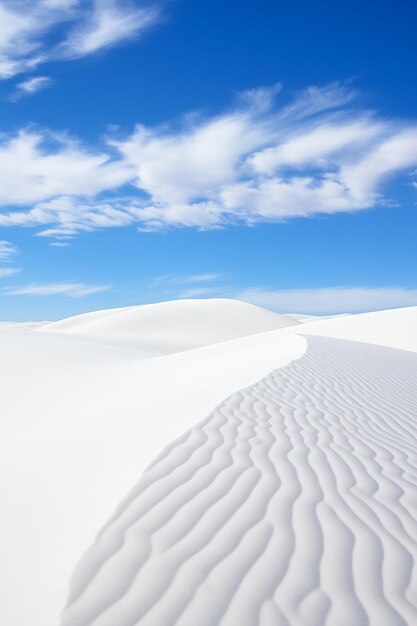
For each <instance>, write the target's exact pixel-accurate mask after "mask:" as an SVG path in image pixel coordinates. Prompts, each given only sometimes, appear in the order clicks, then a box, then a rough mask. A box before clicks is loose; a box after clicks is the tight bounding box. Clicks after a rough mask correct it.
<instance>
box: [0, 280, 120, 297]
mask: <svg viewBox="0 0 417 626" xmlns="http://www.w3.org/2000/svg"><path fill="white" fill-rule="evenodd" d="M110 288H111V286H110V285H88V284H85V283H46V284H33V285H25V286H24V287H15V288H13V289H8V290H7V291H3V293H4V294H6V295H10V296H55V295H65V296H69V297H70V298H81V297H83V296H88V295H90V294H93V293H99V292H102V291H107V290H108V289H110Z"/></svg>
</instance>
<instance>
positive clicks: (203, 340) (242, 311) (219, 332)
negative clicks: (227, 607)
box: [41, 299, 299, 354]
mask: <svg viewBox="0 0 417 626" xmlns="http://www.w3.org/2000/svg"><path fill="white" fill-rule="evenodd" d="M298 323H299V322H298V321H297V320H296V319H293V318H291V317H290V316H286V315H279V314H277V313H273V312H272V311H267V310H266V309H262V308H260V307H257V306H254V305H252V304H247V303H245V302H239V301H238V300H227V299H211V300H175V301H172V302H160V303H157V304H146V305H141V306H134V307H128V308H124V309H109V310H107V311H97V312H93V313H86V314H84V315H78V316H76V317H70V318H67V319H64V320H61V321H59V322H52V323H50V324H49V325H47V326H44V327H43V328H42V330H41V332H51V333H52V332H54V333H56V332H59V333H71V334H78V335H82V336H83V337H84V338H88V339H90V341H91V340H95V341H98V342H101V343H106V344H111V345H118V346H122V347H130V348H137V349H140V350H142V351H144V352H148V353H150V354H168V353H171V352H179V351H182V350H190V349H192V348H199V347H202V346H206V345H211V344H213V343H219V342H222V341H228V340H230V339H236V338H238V337H244V336H247V335H253V334H257V333H261V332H266V331H268V330H276V329H280V328H287V327H289V326H294V325H296V324H298Z"/></svg>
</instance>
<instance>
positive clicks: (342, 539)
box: [62, 337, 417, 626]
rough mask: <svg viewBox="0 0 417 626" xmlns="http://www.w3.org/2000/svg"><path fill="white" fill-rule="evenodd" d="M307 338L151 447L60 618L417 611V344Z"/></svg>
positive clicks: (273, 623) (291, 621)
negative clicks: (175, 435) (295, 351)
mask: <svg viewBox="0 0 417 626" xmlns="http://www.w3.org/2000/svg"><path fill="white" fill-rule="evenodd" d="M308 344H309V345H308V350H307V353H306V354H305V355H304V356H303V357H302V358H301V359H299V360H298V361H294V362H292V363H291V364H290V365H289V366H287V367H285V368H282V369H279V370H276V371H274V372H272V373H271V374H269V375H268V376H267V377H266V378H264V379H263V380H262V381H260V382H259V383H257V384H256V385H253V386H252V387H250V388H248V389H245V390H243V391H240V392H238V393H235V394H233V395H232V396H230V397H229V398H228V399H227V400H226V401H225V402H223V403H222V404H221V405H220V406H218V407H217V408H216V409H215V410H214V411H213V412H212V413H211V415H210V416H209V417H208V418H207V419H206V420H204V421H203V422H202V423H200V424H198V425H197V426H195V427H194V428H193V429H191V430H190V431H189V432H187V433H186V434H185V435H183V436H182V437H180V438H179V439H178V440H176V441H175V442H174V443H173V444H172V445H170V446H169V447H168V448H166V449H165V450H164V451H163V452H162V454H161V455H160V456H159V457H158V458H157V459H156V460H155V461H154V463H153V464H152V465H151V467H150V468H149V469H148V470H147V471H146V472H145V473H144V475H143V477H142V478H141V480H140V481H139V483H138V485H137V487H136V488H135V489H134V490H133V491H132V492H131V494H130V495H129V496H128V497H127V498H126V500H125V501H124V502H123V503H122V504H121V506H120V507H119V509H118V510H117V511H116V513H115V515H114V516H113V518H112V519H111V520H110V521H109V522H108V523H107V525H106V526H105V528H104V529H103V530H102V531H101V532H100V534H99V536H98V538H97V540H96V542H95V543H94V545H93V546H92V547H91V549H90V550H89V551H88V552H87V554H86V555H85V556H84V558H83V559H82V561H81V563H80V564H79V566H78V567H77V570H76V572H75V574H74V577H73V580H72V585H71V592H70V597H69V601H68V606H67V608H66V610H65V612H64V614H63V619H62V624H63V625H64V626H139V625H140V626H174V625H176V626H284V625H285V626H324V625H326V626H365V625H367V626H411V625H412V624H417V573H416V568H415V559H416V556H417V521H416V519H417V437H416V435H417V392H416V383H417V355H415V354H413V353H407V352H402V351H400V350H394V349H389V348H382V347H378V346H373V345H368V344H359V343H355V342H350V341H342V340H337V339H327V338H321V337H309V338H308ZM92 497H93V494H92Z"/></svg>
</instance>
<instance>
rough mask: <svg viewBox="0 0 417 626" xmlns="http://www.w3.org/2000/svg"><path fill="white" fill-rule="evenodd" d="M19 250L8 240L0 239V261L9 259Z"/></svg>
mask: <svg viewBox="0 0 417 626" xmlns="http://www.w3.org/2000/svg"><path fill="white" fill-rule="evenodd" d="M18 252H19V250H18V249H17V247H16V246H15V245H14V244H12V243H11V242H10V241H5V240H2V241H0V261H3V262H4V261H10V260H12V259H14V257H15V256H16V255H17V254H18Z"/></svg>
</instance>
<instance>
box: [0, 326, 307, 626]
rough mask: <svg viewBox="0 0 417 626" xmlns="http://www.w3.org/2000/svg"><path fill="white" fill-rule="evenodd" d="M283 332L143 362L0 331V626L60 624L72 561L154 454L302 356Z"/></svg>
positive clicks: (58, 339) (300, 344)
mask: <svg viewBox="0 0 417 626" xmlns="http://www.w3.org/2000/svg"><path fill="white" fill-rule="evenodd" d="M286 330H287V329H283V330H277V331H270V332H267V333H261V334H258V335H251V336H248V337H243V338H240V339H233V340H231V341H226V342H223V343H218V344H216V345H213V346H206V347H203V348H199V349H196V350H190V351H186V352H181V353H177V354H172V355H167V356H162V357H158V358H145V357H146V355H144V354H143V353H142V352H141V351H140V350H139V351H137V350H125V349H120V348H117V347H113V346H108V345H96V344H94V343H91V342H89V341H86V340H84V339H82V338H80V336H78V335H71V334H69V333H68V334H66V333H46V332H42V331H36V332H35V331H30V330H27V329H24V330H22V329H16V328H14V329H4V328H3V329H0V346H1V350H0V381H1V394H0V414H1V437H0V494H1V502H2V511H4V512H5V514H4V515H2V516H0V555H1V560H0V588H1V589H2V594H1V596H2V597H1V600H0V624H3V623H4V624H5V625H6V626H28V624H30V626H56V625H57V623H59V614H60V611H61V610H62V607H63V606H64V604H65V600H66V596H67V589H68V580H69V578H70V575H71V572H72V570H73V568H74V566H75V564H76V562H77V560H78V558H79V557H80V556H81V554H82V553H83V552H84V551H85V550H86V549H87V548H88V546H89V544H90V543H91V542H92V541H93V539H94V536H95V534H96V532H97V531H98V529H99V528H100V527H101V525H102V524H103V522H104V521H105V520H106V519H107V518H108V517H109V516H110V515H111V513H112V511H113V510H114V507H115V506H116V505H117V503H118V502H119V501H120V499H121V498H122V497H123V495H124V494H125V493H127V492H128V490H129V489H131V487H132V486H133V485H134V484H135V482H136V480H137V477H138V476H139V475H140V474H141V472H142V471H143V470H144V469H145V467H146V465H148V464H149V463H150V462H151V460H152V458H153V457H154V456H155V455H156V454H158V452H159V451H160V449H161V447H163V446H165V445H167V444H168V443H169V442H170V441H171V440H172V439H174V438H175V437H177V436H178V435H179V434H180V433H181V432H182V431H184V430H186V429H187V428H190V427H192V426H193V425H194V424H195V423H196V422H198V421H200V420H201V419H203V418H204V417H205V416H206V415H207V414H208V413H209V412H210V410H211V409H212V408H213V406H215V405H216V404H217V403H218V402H220V401H221V400H222V399H223V398H224V397H226V396H228V395H229V394H230V393H232V392H234V391H236V390H237V389H239V388H241V387H243V386H247V385H249V384H252V383H254V382H256V380H258V379H259V378H261V377H262V376H264V375H265V374H267V372H268V371H270V370H271V369H273V368H274V367H276V366H280V365H285V364H287V363H288V362H289V361H291V359H293V358H297V357H298V356H300V355H301V354H303V352H304V350H305V346H306V341H305V339H303V338H302V337H297V336H294V335H288V334H286ZM22 597H24V598H25V602H24V603H23V602H22V601H21V598H22Z"/></svg>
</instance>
